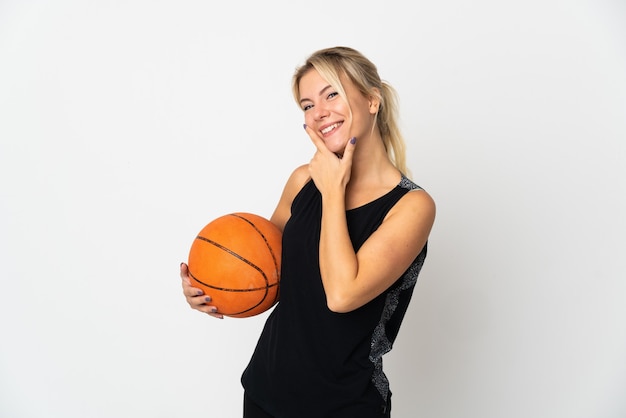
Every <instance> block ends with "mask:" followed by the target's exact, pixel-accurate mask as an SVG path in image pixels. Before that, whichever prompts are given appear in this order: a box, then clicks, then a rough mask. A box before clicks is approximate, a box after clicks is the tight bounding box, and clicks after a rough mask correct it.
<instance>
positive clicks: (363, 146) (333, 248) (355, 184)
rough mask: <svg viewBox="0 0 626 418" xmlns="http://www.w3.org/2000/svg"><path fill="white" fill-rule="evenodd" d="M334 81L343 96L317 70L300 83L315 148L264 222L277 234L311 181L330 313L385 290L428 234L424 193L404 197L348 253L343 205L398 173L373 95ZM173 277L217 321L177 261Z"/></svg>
mask: <svg viewBox="0 0 626 418" xmlns="http://www.w3.org/2000/svg"><path fill="white" fill-rule="evenodd" d="M341 82H342V85H343V86H344V89H345V91H346V96H347V97H346V98H343V97H341V96H339V95H338V93H337V92H336V91H335V90H334V89H333V88H332V87H331V86H330V85H329V83H328V82H327V81H326V80H324V79H323V78H322V77H321V76H320V74H319V73H318V72H317V71H316V70H310V71H309V72H308V73H306V74H305V75H304V76H303V77H302V79H301V80H300V94H301V100H300V105H301V107H302V110H303V112H304V122H305V130H306V133H307V134H308V135H309V138H310V139H311V141H312V143H313V145H314V146H315V150H316V151H315V154H314V155H313V158H312V159H311V161H310V162H309V163H308V164H305V165H302V166H300V167H298V168H296V169H295V170H294V171H293V173H292V174H291V176H290V177H289V179H288V180H287V183H286V185H285V187H284V189H283V193H282V195H281V197H280V200H279V202H278V205H277V207H276V209H275V211H274V213H273V214H272V217H271V218H270V220H271V221H272V222H273V223H274V224H275V225H276V226H277V227H278V228H279V229H280V230H281V231H282V230H283V228H284V226H285V223H286V222H287V220H288V219H289V217H290V216H291V203H292V202H293V199H294V198H295V196H296V194H297V193H298V192H299V191H300V189H301V188H302V187H303V186H304V184H305V183H306V182H307V181H308V180H309V179H312V180H313V181H314V182H315V185H316V187H317V188H318V189H319V191H320V193H321V195H322V224H321V234H320V272H321V276H322V283H323V285H324V290H325V293H326V300H327V305H328V308H329V309H330V310H332V311H334V312H350V311H352V310H354V309H357V308H359V307H360V306H363V305H364V304H366V303H367V302H369V301H371V300H372V299H374V298H375V297H376V296H378V295H380V294H381V293H382V292H384V291H385V290H386V289H387V288H389V286H391V285H392V284H393V283H394V282H395V281H396V280H397V279H398V277H400V275H401V274H402V273H404V271H405V270H406V269H407V268H408V267H409V266H410V265H411V263H412V262H413V260H414V259H415V257H417V255H418V254H419V252H420V251H421V250H422V248H423V247H424V245H425V243H426V241H427V239H428V236H429V234H430V231H431V228H432V225H433V223H434V219H435V203H434V201H433V199H432V198H431V197H430V195H429V194H428V193H426V192H425V191H423V190H415V191H411V192H409V193H407V194H405V195H404V196H403V197H402V198H401V199H400V200H399V201H398V203H397V204H396V205H395V206H394V207H393V208H392V209H391V210H390V211H389V213H388V214H387V216H386V217H385V219H384V220H383V223H382V225H381V226H380V227H379V228H378V229H377V230H376V231H375V232H374V233H373V234H372V235H371V236H370V237H369V238H368V239H367V241H365V243H364V244H363V245H362V246H361V248H360V249H359V251H358V252H356V253H355V251H354V249H353V247H352V243H351V241H350V237H349V234H348V226H347V222H346V216H345V213H346V210H349V209H353V208H356V207H359V206H362V205H364V204H366V203H368V202H371V201H372V200H374V199H376V198H379V197H381V196H383V195H384V194H386V193H387V192H389V191H390V190H391V189H393V188H394V187H396V186H397V185H398V183H399V182H400V178H401V173H400V172H399V171H398V170H397V169H396V168H395V166H394V165H393V163H392V162H391V161H390V160H389V157H388V156H387V153H386V150H385V147H384V144H383V142H382V139H381V136H380V133H379V131H378V129H376V127H375V120H376V114H377V111H378V107H379V105H380V103H379V101H378V99H377V98H376V97H375V96H364V95H363V94H361V93H360V92H359V91H358V90H357V88H356V87H355V85H354V84H353V83H352V82H351V81H350V80H349V79H348V78H345V77H342V78H341ZM329 127H330V129H328V128H329ZM180 274H181V278H182V283H183V294H184V295H185V297H186V299H187V302H188V303H189V305H190V306H191V307H192V308H193V309H196V310H198V311H200V312H204V313H207V314H209V315H211V316H213V317H217V318H223V316H222V315H221V314H219V312H218V307H216V306H213V305H211V303H210V296H208V295H204V294H203V293H202V291H201V290H200V289H198V288H194V287H192V286H191V285H190V283H189V277H188V269H187V266H186V265H185V264H184V263H182V264H181V272H180ZM207 298H208V299H207Z"/></svg>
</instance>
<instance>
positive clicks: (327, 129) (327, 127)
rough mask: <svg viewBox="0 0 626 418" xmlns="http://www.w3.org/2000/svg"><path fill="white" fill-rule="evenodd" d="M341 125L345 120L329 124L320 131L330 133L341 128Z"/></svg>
mask: <svg viewBox="0 0 626 418" xmlns="http://www.w3.org/2000/svg"><path fill="white" fill-rule="evenodd" d="M341 125H343V122H336V123H333V124H332V125H328V126H326V127H324V129H322V130H320V132H321V133H322V135H328V134H329V133H331V132H333V131H334V130H335V129H337V128H339V127H340V126H341Z"/></svg>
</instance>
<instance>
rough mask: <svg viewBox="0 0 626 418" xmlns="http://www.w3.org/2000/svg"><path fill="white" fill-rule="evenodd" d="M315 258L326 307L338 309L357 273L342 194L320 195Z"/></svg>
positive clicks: (355, 258) (346, 300) (346, 302)
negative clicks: (316, 254)
mask: <svg viewBox="0 0 626 418" xmlns="http://www.w3.org/2000/svg"><path fill="white" fill-rule="evenodd" d="M319 252H320V254H319V262H320V272H321V276H322V283H323V285H324V291H325V293H326V300H327V304H328V307H329V308H330V309H331V310H335V311H339V310H342V309H343V308H342V307H343V306H346V305H347V304H348V298H349V295H350V294H351V293H352V292H351V291H352V289H353V286H354V284H355V278H356V276H357V273H358V262H357V257H356V254H355V252H354V248H353V246H352V242H351V241H350V235H349V233H348V224H347V221H346V209H345V194H344V193H339V192H338V193H335V194H327V195H326V196H324V197H323V199H322V223H321V232H320V246H319Z"/></svg>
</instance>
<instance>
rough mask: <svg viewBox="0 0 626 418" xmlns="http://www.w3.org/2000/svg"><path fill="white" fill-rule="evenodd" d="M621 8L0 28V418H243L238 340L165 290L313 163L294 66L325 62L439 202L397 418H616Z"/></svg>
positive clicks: (622, 331)
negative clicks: (323, 57)
mask: <svg viewBox="0 0 626 418" xmlns="http://www.w3.org/2000/svg"><path fill="white" fill-rule="evenodd" d="M625 23H626V5H625V4H624V2H623V1H619V0H613V1H611V0H587V1H583V0H574V1H557V0H544V1H538V0H531V1H524V2H521V1H520V2H497V1H488V0H478V1H474V2H463V1H459V0H450V1H439V2H435V1H423V0H419V1H416V2H404V1H402V2H400V1H391V0H390V1H385V2H380V1H369V0H358V1H357V0H353V1H347V2H338V1H326V0H322V1H318V2H312V3H311V2H308V3H298V2H290V1H287V0H285V1H276V0H274V1H266V2H257V1H245V2H222V3H220V4H215V3H212V2H206V1H199V0H182V1H175V2H174V1H169V2H168V1H158V2H153V1H147V0H144V1H140V0H129V1H118V2H113V1H90V2H86V1H81V0H58V1H17V0H13V1H10V0H4V1H1V2H0V199H1V200H0V250H1V251H0V263H1V265H0V267H1V269H0V416H2V417H7V418H22V417H29V418H30V417H37V418H40V417H46V418H57V417H58V418H74V417H76V418H86V417H93V418H100V417H115V418H126V417H133V418H135V417H148V416H149V417H155V418H156V417H163V418H183V417H192V416H197V415H200V416H207V417H208V416H211V417H220V418H230V417H238V416H240V415H241V412H240V410H241V408H240V404H241V395H242V391H241V387H240V385H239V376H240V373H241V371H242V369H243V367H244V366H245V364H246V363H247V361H248V358H249V356H250V354H251V351H252V349H253V346H254V343H255V341H256V338H257V336H258V334H259V331H260V328H261V326H262V323H263V320H264V319H265V316H264V315H261V316H259V317H256V318H252V319H247V320H237V319H234V320H233V319H226V320H224V321H218V320H212V319H210V318H207V317H205V316H203V315H200V314H198V313H197V312H194V311H192V310H190V309H189V308H188V307H187V305H186V303H185V302H184V299H183V297H182V295H181V292H180V281H179V278H178V264H179V262H180V261H183V260H185V259H186V255H187V251H188V249H189V245H190V244H191V241H192V238H193V237H194V234H195V233H196V232H198V231H199V229H200V228H201V227H202V226H204V224H205V223H207V222H208V221H209V220H212V219H213V218H215V217H217V216H218V215H222V214H225V213H229V212H232V211H240V210H243V211H251V212H256V213H259V214H262V215H267V216H269V214H270V213H271V211H272V209H273V207H274V204H275V202H276V201H277V199H278V196H279V194H280V192H281V189H282V185H283V184H284V182H285V180H286V178H287V176H288V175H289V173H290V172H291V170H292V169H293V168H294V167H295V166H296V165H298V164H301V163H304V162H307V161H308V159H309V157H310V155H311V153H312V150H313V148H312V146H311V144H310V143H309V140H308V139H307V137H306V136H305V134H304V133H303V132H302V128H301V123H302V117H301V115H300V112H299V110H298V109H297V107H296V105H295V104H294V103H293V101H292V99H291V96H290V87H289V82H290V77H291V74H292V71H293V69H294V68H295V66H296V65H298V64H300V63H301V62H302V60H303V59H304V58H305V57H306V56H307V55H308V54H309V53H311V52H313V51H314V50H316V49H318V48H322V47H327V46H334V45H340V44H342V45H350V46H353V47H356V48H357V49H360V50H361V51H362V52H364V53H365V54H366V55H367V56H369V57H370V58H371V59H372V60H373V61H374V62H376V63H377V64H378V66H379V70H380V73H381V75H382V76H383V78H385V79H387V80H388V81H390V82H391V83H392V84H393V85H394V86H395V87H396V88H397V89H398V91H399V93H400V98H401V108H402V118H403V119H402V121H403V126H404V128H405V133H406V135H407V137H408V139H409V160H410V165H411V167H412V171H413V174H414V179H415V181H416V182H418V183H419V184H421V185H422V186H424V187H425V188H427V189H428V190H429V191H430V192H431V194H432V195H433V196H434V198H435V199H436V201H437V203H438V211H439V212H438V218H437V221H436V225H435V228H434V230H433V233H432V237H431V247H430V254H429V258H428V259H427V262H426V266H425V267H424V270H423V272H422V275H421V277H420V281H419V284H418V286H417V288H416V292H415V296H414V300H413V303H412V305H411V307H410V310H409V312H408V316H407V318H406V322H405V324H404V326H403V329H402V330H401V333H400V336H399V338H398V340H397V343H396V347H395V349H394V351H393V352H392V353H391V354H390V355H389V356H388V357H387V360H386V368H387V372H388V375H389V377H390V379H391V384H392V390H393V391H394V398H393V399H394V411H395V415H394V416H395V417H396V418H398V417H429V418H444V417H445V418H449V417H450V418H461V417H462V418H473V417H476V418H502V417H507V418H517V417H520V418H527V417H534V418H539V417H541V418H544V417H545V418H554V417H568V418H583V417H584V418H618V417H624V416H626V398H625V397H624V391H625V389H626V321H625V318H626V303H625V299H626V280H625V279H626V274H625V273H626V265H625V264H626V261H625V259H626V257H625V256H624V251H625V250H626V246H625V241H626V240H625V237H626V227H625V222H624V213H626V207H625V206H626V203H625V197H626V196H625V191H626V187H625V186H626V184H625V179H626V175H625V173H624V164H625V162H626V158H625V157H626V155H625V142H626V141H625V140H626V77H625V76H626V29H625V27H626V25H625Z"/></svg>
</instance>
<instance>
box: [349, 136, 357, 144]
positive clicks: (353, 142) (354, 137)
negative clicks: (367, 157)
mask: <svg viewBox="0 0 626 418" xmlns="http://www.w3.org/2000/svg"><path fill="white" fill-rule="evenodd" d="M350 143H351V144H356V136H353V137H352V139H351V140H350Z"/></svg>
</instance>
